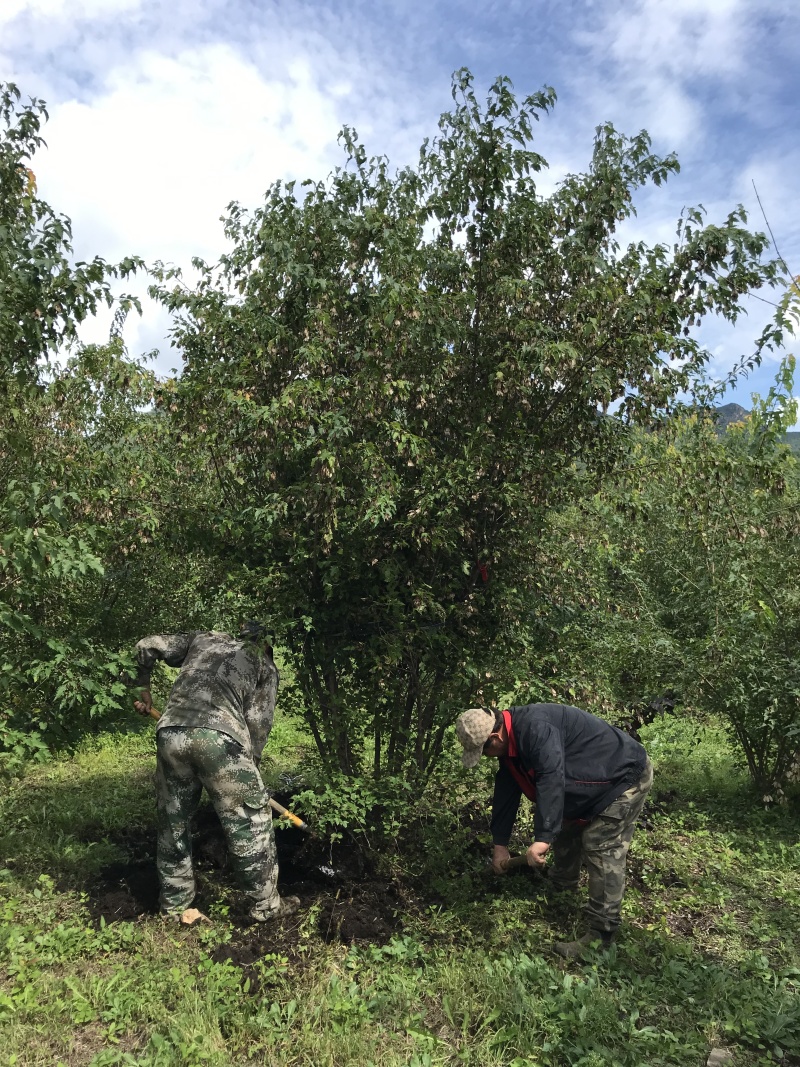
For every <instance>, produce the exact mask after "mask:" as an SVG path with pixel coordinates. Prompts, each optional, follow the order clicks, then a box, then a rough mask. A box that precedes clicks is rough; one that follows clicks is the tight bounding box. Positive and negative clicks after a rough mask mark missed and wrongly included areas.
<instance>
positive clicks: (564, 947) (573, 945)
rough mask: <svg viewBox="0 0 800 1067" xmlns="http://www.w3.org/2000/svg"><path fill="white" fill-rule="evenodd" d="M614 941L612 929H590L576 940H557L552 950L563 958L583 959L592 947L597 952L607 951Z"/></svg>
mask: <svg viewBox="0 0 800 1067" xmlns="http://www.w3.org/2000/svg"><path fill="white" fill-rule="evenodd" d="M613 943H614V934H613V932H612V931H605V930H590V931H589V932H588V933H587V934H584V935H583V937H581V938H579V939H578V940H577V941H559V942H558V944H556V945H553V951H554V952H556V953H558V955H559V956H563V957H564V959H565V960H579V959H583V957H584V956H586V955H587V954H588V953H589V952H590V951H591V950H592V948H594V949H595V950H596V951H597V952H608V950H609V949H610V948H611V946H612V944H613Z"/></svg>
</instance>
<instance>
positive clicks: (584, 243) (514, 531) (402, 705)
mask: <svg viewBox="0 0 800 1067" xmlns="http://www.w3.org/2000/svg"><path fill="white" fill-rule="evenodd" d="M453 96H454V101H455V106H454V108H453V110H452V111H450V112H449V113H447V114H445V115H443V116H442V118H441V121H440V123H439V132H438V134H437V135H436V136H435V137H434V138H432V139H431V140H429V141H426V142H425V143H424V144H423V146H422V148H421V151H420V155H419V159H418V161H417V164H416V166H413V167H406V168H402V169H400V170H398V171H393V170H392V169H391V168H390V166H389V164H388V162H387V160H385V159H384V158H375V157H368V155H367V154H366V152H365V150H364V149H363V147H362V146H361V145H360V144H359V143H358V140H357V137H356V135H355V133H354V132H353V131H351V130H348V129H345V131H344V132H343V134H342V139H343V143H344V148H345V154H346V161H345V164H344V166H342V167H341V168H340V169H337V170H336V171H335V172H334V173H333V174H332V175H331V177H330V178H329V179H328V180H327V181H324V182H306V183H304V184H303V185H302V186H300V187H298V186H296V185H295V184H294V183H289V184H288V185H282V184H281V183H276V184H275V185H273V186H272V187H271V188H270V189H269V190H268V192H267V195H266V198H265V201H264V204H263V205H262V206H261V207H260V208H259V209H257V210H256V211H254V212H252V213H248V212H247V211H245V210H244V209H243V208H242V207H240V206H238V205H235V204H234V205H231V207H230V210H229V213H228V216H227V221H226V234H227V237H228V238H229V240H230V242H231V248H230V251H229V252H228V253H227V254H226V255H224V256H223V257H222V259H221V260H220V262H219V264H217V265H216V266H210V265H207V264H205V263H202V262H199V261H198V262H197V263H196V266H197V268H198V270H199V272H200V279H199V281H198V282H197V284H196V285H194V286H193V287H189V286H186V285H185V284H183V283H182V282H181V281H180V280H176V279H175V277H174V275H171V274H170V273H169V272H167V271H162V272H161V274H160V284H159V285H158V286H157V287H156V290H155V291H156V292H157V294H158V296H159V297H160V298H161V300H162V301H163V302H164V303H165V304H166V305H167V306H168V307H169V308H170V309H171V310H172V311H173V312H174V314H175V326H174V334H175V340H176V342H177V343H178V345H179V346H180V347H181V349H182V350H183V355H184V360H185V363H184V371H183V374H182V377H181V379H180V380H179V381H178V382H175V383H171V385H170V386H169V387H168V388H167V389H166V390H165V391H164V396H163V399H164V403H165V405H166V406H167V407H168V408H169V410H170V411H171V412H172V414H173V417H174V421H175V425H176V427H178V428H180V431H181V432H182V433H184V434H186V435H188V436H189V437H190V438H191V440H192V441H193V442H194V445H195V447H196V449H197V450H198V453H202V454H203V455H207V456H208V457H209V462H210V463H211V465H212V466H213V467H214V469H215V471H216V474H217V477H218V494H219V501H218V514H217V517H218V534H219V538H220V545H222V546H224V549H225V551H226V552H228V553H229V554H230V555H231V557H232V558H234V557H235V558H236V559H237V560H238V561H239V564H240V566H241V568H242V573H243V574H246V581H247V588H248V591H249V595H251V596H252V601H253V603H254V605H260V607H261V609H262V610H269V611H270V612H271V613H272V615H273V616H274V618H275V620H276V622H279V623H283V624H284V625H283V633H284V637H285V640H286V641H287V642H288V643H289V645H290V648H291V651H292V654H293V658H294V663H295V666H296V670H297V676H298V679H299V681H300V684H301V685H302V688H303V691H304V694H305V710H306V714H307V718H308V723H309V726H310V729H311V730H312V732H313V734H314V736H315V738H316V740H317V744H318V747H319V749H320V752H321V754H322V756H323V758H324V759H326V760H327V761H328V763H329V765H330V767H331V768H332V769H333V768H336V769H339V770H342V771H345V772H352V771H354V770H356V769H357V768H358V767H359V766H360V765H361V760H362V756H363V753H364V752H368V753H369V756H370V758H371V759H372V760H373V763H374V769H375V772H376V773H384V772H388V773H395V772H399V771H401V770H407V769H408V768H411V769H412V770H416V772H418V773H420V774H424V773H425V772H426V771H427V770H428V769H429V768H430V767H431V766H432V764H433V762H434V761H435V760H436V758H437V755H438V753H439V751H440V749H441V746H442V741H443V737H444V734H445V730H446V727H447V725H448V724H449V723H450V722H451V721H452V719H453V715H454V710H455V709H456V708H457V707H460V706H463V704H464V703H465V702H474V701H475V700H478V699H483V700H488V699H490V698H491V697H492V696H493V695H494V694H496V693H498V692H500V691H503V690H504V689H505V688H506V687H508V686H509V684H511V683H512V682H513V670H512V667H513V664H514V663H515V662H517V661H518V660H519V654H520V652H521V650H523V649H524V647H525V646H526V644H527V643H528V642H529V640H530V628H529V626H528V621H529V618H530V615H531V612H532V610H533V609H534V608H535V604H536V600H537V596H538V595H539V593H538V590H539V587H540V586H541V584H542V581H543V576H542V574H541V572H540V566H539V559H538V556H537V543H538V540H539V536H538V531H539V530H540V528H541V527H542V524H543V521H544V517H545V515H546V514H547V512H548V511H549V510H550V509H552V508H553V507H554V506H555V505H556V504H558V503H560V502H563V501H565V500H569V499H570V498H571V496H572V495H573V494H574V493H575V492H576V491H577V489H576V484H577V483H576V479H578V480H579V482H580V484H581V485H582V484H584V482H585V479H586V477H587V475H598V474H600V473H602V472H603V471H604V470H606V469H608V467H609V465H610V464H612V463H613V460H614V456H615V453H616V449H617V445H618V441H619V439H620V437H621V426H622V421H623V419H626V418H627V419H628V420H633V421H643V420H647V419H648V418H649V417H650V416H651V414H652V413H653V412H654V411H657V410H662V409H664V408H665V407H666V406H667V405H669V404H670V402H671V401H672V399H673V398H674V397H675V395H676V394H677V392H678V391H679V390H680V389H681V388H683V387H685V386H686V385H687V383H688V382H689V381H690V380H691V378H692V376H693V375H694V374H695V373H696V372H697V371H698V370H699V369H700V368H701V367H702V366H703V364H704V361H705V359H706V358H707V357H706V354H705V352H704V351H703V350H702V348H701V347H700V345H699V344H698V342H697V340H696V338H695V337H694V336H693V335H692V333H691V327H692V326H693V325H694V324H697V323H698V322H699V321H700V320H702V318H703V317H704V316H705V315H707V314H719V315H722V316H724V317H726V318H727V319H729V320H735V319H736V318H737V316H738V314H739V311H740V300H741V297H742V296H743V295H744V294H746V293H748V292H750V291H751V290H753V289H757V288H758V287H759V286H762V285H764V284H769V283H771V282H773V281H774V279H775V278H776V273H777V272H776V267H775V266H774V265H773V264H771V263H769V262H763V261H762V254H763V253H764V250H765V247H766V244H767V242H766V239H765V238H764V237H763V235H760V234H754V233H751V232H750V231H748V230H747V229H746V227H745V224H746V219H745V215H744V212H743V211H742V209H741V208H737V209H735V210H734V211H732V212H731V214H730V215H729V216H728V217H727V218H726V219H724V220H723V221H722V222H721V223H719V224H713V225H708V224H705V222H704V220H703V217H702V213H701V212H700V211H699V210H690V211H686V212H684V214H683V215H682V217H681V219H680V220H679V221H678V224H677V238H676V241H675V243H674V244H673V245H670V246H667V245H656V246H652V247H648V246H646V245H644V244H642V243H637V244H631V245H629V246H628V247H625V248H621V247H620V246H619V245H618V243H617V240H616V237H615V233H616V230H617V228H618V226H619V224H620V223H621V222H622V221H623V220H625V219H626V218H628V217H629V216H630V215H631V213H632V212H633V211H634V198H635V196H636V193H637V191H638V190H640V189H641V188H642V187H643V186H645V185H647V184H649V183H655V184H656V185H660V184H661V183H662V182H664V181H665V180H666V179H667V178H668V177H669V175H670V174H672V173H674V172H675V171H676V170H677V168H678V164H677V161H676V160H675V158H674V157H672V156H667V157H666V158H662V157H659V156H657V155H656V154H654V153H653V152H652V150H651V146H650V141H649V138H648V137H647V135H646V134H645V133H640V134H638V135H637V136H635V137H632V138H629V137H625V136H622V135H621V134H619V133H617V132H616V131H615V130H614V129H613V128H612V127H611V126H609V125H604V126H601V127H600V128H599V129H598V131H597V136H596V140H595V144H594V151H593V154H592V158H591V162H590V164H589V167H588V169H587V170H586V172H585V173H583V174H575V175H570V176H569V177H567V178H566V179H565V180H564V181H563V182H562V183H561V184H560V185H559V187H558V189H557V190H556V191H555V192H554V193H553V194H551V195H548V196H543V195H541V194H540V192H539V191H538V188H537V175H538V174H539V172H540V171H541V170H542V168H543V167H544V166H545V161H544V160H543V159H542V158H541V156H540V155H538V154H537V152H536V151H535V150H534V148H533V144H532V135H533V127H534V124H535V122H536V121H537V120H538V119H539V117H540V116H541V115H542V114H544V113H546V112H548V111H549V110H550V108H551V107H552V105H553V103H554V99H555V97H554V93H553V92H552V91H551V90H549V89H546V90H544V91H542V92H539V93H535V94H534V95H532V96H529V97H526V98H524V99H522V100H518V99H517V98H516V97H515V96H514V94H513V92H512V89H511V85H510V83H509V82H508V80H507V79H504V78H500V79H499V80H498V81H497V82H496V83H495V84H494V85H493V86H492V88H491V90H490V92H489V95H488V100H487V102H486V104H485V105H481V104H480V103H479V102H478V99H477V98H476V95H475V92H474V89H473V83H472V78H471V76H470V75H469V73H468V72H466V71H461V72H459V73H458V74H457V75H456V76H455V78H454V85H453ZM775 339H776V337H775V334H774V332H767V333H765V335H764V336H763V337H762V338H761V341H760V342H759V348H758V349H757V352H756V356H755V358H758V355H759V352H760V348H761V347H763V345H765V344H770V343H772V342H773V341H774V340H775ZM611 405H619V412H618V417H617V418H606V417H603V414H602V412H605V411H607V410H608V408H609V407H610V406H611Z"/></svg>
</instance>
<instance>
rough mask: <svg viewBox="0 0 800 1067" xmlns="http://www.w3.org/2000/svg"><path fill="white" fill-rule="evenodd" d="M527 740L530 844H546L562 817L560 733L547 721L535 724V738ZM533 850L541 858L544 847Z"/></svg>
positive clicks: (553, 834) (562, 755)
mask: <svg viewBox="0 0 800 1067" xmlns="http://www.w3.org/2000/svg"><path fill="white" fill-rule="evenodd" d="M531 740H532V743H531V745H530V748H529V749H528V745H527V744H526V746H525V747H526V749H528V751H527V752H526V762H527V763H528V765H529V766H530V767H531V768H532V770H533V771H534V772H535V774H536V814H535V816H534V820H533V839H534V845H536V844H546V845H548V846H549V845H550V844H552V842H553V841H555V839H556V837H558V834H559V831H560V830H561V823H562V820H563V818H564V743H563V740H562V738H561V734H560V732H559V731H558V730H557V729H556V728H555V727H554V726H552V725H551V724H550V723H538V724H537V729H536V732H535V739H533V738H532V739H531ZM526 741H527V738H526ZM531 849H533V846H531ZM531 849H529V850H528V851H529V852H531ZM533 852H534V854H535V855H536V856H538V857H539V859H540V860H541V861H543V860H544V856H545V854H546V852H547V849H546V848H544V849H538V850H536V849H533ZM535 862H538V861H535Z"/></svg>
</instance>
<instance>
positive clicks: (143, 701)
mask: <svg viewBox="0 0 800 1067" xmlns="http://www.w3.org/2000/svg"><path fill="white" fill-rule="evenodd" d="M133 710H134V711H138V712H139V714H140V715H149V714H150V712H151V711H152V710H153V698H152V697H151V696H150V690H149V689H143V690H142V692H141V694H140V699H139V700H134V702H133Z"/></svg>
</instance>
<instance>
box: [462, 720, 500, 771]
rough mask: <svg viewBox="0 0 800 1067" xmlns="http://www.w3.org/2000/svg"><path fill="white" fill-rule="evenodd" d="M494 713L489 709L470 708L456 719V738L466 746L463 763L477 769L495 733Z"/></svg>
mask: <svg viewBox="0 0 800 1067" xmlns="http://www.w3.org/2000/svg"><path fill="white" fill-rule="evenodd" d="M494 723H495V716H494V712H493V711H490V710H489V709H487V708H470V709H469V711H464V712H462V713H461V714H460V715H459V717H458V718H457V719H456V737H457V738H458V740H459V741H460V742H461V744H462V745H463V746H464V752H463V753H462V756H461V762H462V764H463V765H464V766H465V767H475V766H477V764H478V760H479V759H480V758H481V756H482V754H483V746H484V745H485V744H486V741H487V740H488V737H489V734H491V733H493V732H494Z"/></svg>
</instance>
